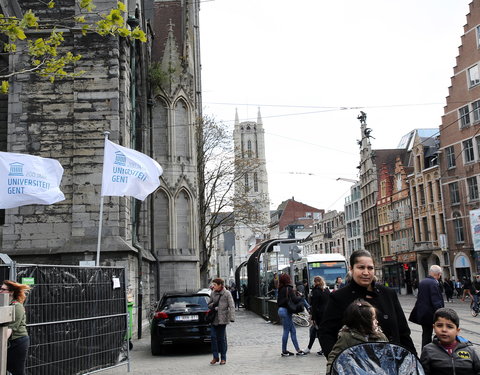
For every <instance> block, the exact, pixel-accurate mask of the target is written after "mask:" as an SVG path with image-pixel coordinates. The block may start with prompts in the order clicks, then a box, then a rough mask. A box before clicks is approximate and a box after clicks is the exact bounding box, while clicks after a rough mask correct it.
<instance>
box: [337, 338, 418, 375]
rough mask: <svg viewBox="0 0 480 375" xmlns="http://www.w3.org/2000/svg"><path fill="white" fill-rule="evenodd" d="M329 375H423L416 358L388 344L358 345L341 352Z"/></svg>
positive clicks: (399, 347)
mask: <svg viewBox="0 0 480 375" xmlns="http://www.w3.org/2000/svg"><path fill="white" fill-rule="evenodd" d="M330 375H425V372H424V371H423V368H422V365H421V363H420V361H419V359H418V357H417V356H416V355H415V354H413V353H412V352H410V351H409V350H408V349H406V348H404V347H403V346H400V345H395V344H390V343H388V342H369V343H363V344H358V345H355V346H352V347H350V348H347V349H345V350H344V351H343V352H341V353H340V354H339V355H338V356H337V358H336V359H335V361H334V362H333V364H332V368H331V369H330Z"/></svg>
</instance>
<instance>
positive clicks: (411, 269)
mask: <svg viewBox="0 0 480 375" xmlns="http://www.w3.org/2000/svg"><path fill="white" fill-rule="evenodd" d="M397 261H398V263H399V264H400V269H401V272H402V275H401V280H402V284H403V285H402V288H403V289H402V294H412V293H413V288H414V286H415V284H416V283H418V282H419V280H418V267H417V254H416V253H415V252H412V253H399V254H397Z"/></svg>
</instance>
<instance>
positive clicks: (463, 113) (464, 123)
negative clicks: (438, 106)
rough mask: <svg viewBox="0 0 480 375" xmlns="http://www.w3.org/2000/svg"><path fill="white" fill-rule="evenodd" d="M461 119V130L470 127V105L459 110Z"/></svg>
mask: <svg viewBox="0 0 480 375" xmlns="http://www.w3.org/2000/svg"><path fill="white" fill-rule="evenodd" d="M458 112H459V117H460V128H466V127H468V126H470V110H469V109H468V105H466V106H465V107H462V108H460V109H459V110H458Z"/></svg>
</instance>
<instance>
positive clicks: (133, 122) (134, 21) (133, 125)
mask: <svg viewBox="0 0 480 375" xmlns="http://www.w3.org/2000/svg"><path fill="white" fill-rule="evenodd" d="M127 23H128V25H129V26H130V27H131V28H132V29H133V28H135V27H136V26H138V25H139V24H140V20H139V19H138V18H136V17H129V18H128V20H127ZM130 43H131V44H130V71H131V74H130V102H131V109H130V110H131V112H130V136H131V146H132V148H133V149H136V147H135V146H136V131H137V113H136V112H137V106H136V83H137V82H136V75H137V69H136V64H135V63H136V61H135V54H136V51H135V50H136V41H135V39H132V40H131V41H130ZM131 202H132V203H131V211H130V218H131V222H132V246H133V247H134V248H135V249H137V270H138V284H137V322H138V326H137V336H138V339H141V338H142V315H143V281H142V276H143V273H142V262H143V257H142V247H141V246H140V244H139V243H138V242H137V204H138V202H137V200H136V199H135V198H132V201H131Z"/></svg>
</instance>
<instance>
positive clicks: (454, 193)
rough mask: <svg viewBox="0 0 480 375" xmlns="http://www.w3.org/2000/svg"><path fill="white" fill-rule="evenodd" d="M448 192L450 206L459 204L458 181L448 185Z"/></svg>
mask: <svg viewBox="0 0 480 375" xmlns="http://www.w3.org/2000/svg"><path fill="white" fill-rule="evenodd" d="M448 192H449V194H450V204H452V205H454V204H460V190H459V186H458V181H455V182H452V183H450V184H448ZM454 198H455V199H454Z"/></svg>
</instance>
